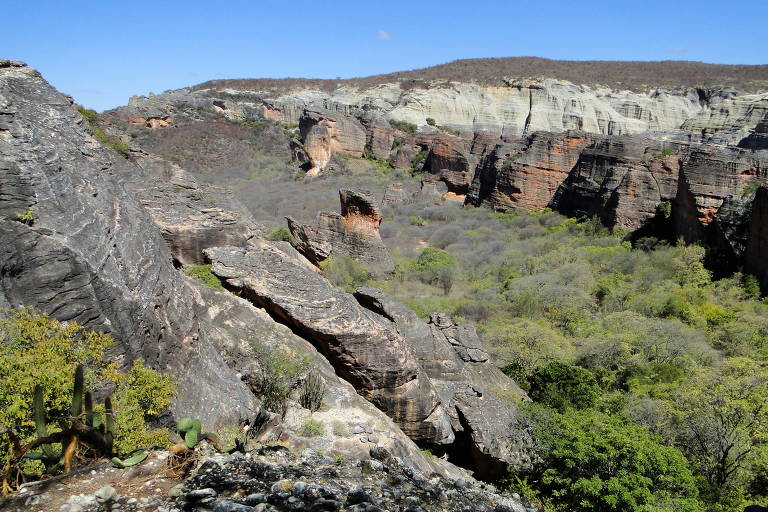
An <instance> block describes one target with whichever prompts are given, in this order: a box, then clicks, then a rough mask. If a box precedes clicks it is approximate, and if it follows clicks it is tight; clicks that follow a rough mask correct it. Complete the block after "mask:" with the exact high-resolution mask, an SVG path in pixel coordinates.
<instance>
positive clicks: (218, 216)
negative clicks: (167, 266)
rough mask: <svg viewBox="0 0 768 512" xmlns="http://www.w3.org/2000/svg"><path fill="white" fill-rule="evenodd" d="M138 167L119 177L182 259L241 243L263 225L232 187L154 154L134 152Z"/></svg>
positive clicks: (197, 260)
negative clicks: (195, 174)
mask: <svg viewBox="0 0 768 512" xmlns="http://www.w3.org/2000/svg"><path fill="white" fill-rule="evenodd" d="M136 166H137V167H138V169H137V172H135V173H133V174H127V175H122V174H121V175H120V179H121V181H122V182H123V183H124V184H125V185H126V186H127V187H128V188H129V189H130V191H131V192H133V193H134V195H135V197H136V199H137V200H138V201H139V202H140V203H141V204H142V205H143V206H144V208H145V209H146V210H147V211H148V212H149V214H150V215H151V217H152V220H153V222H154V223H155V225H156V226H157V227H159V228H160V231H161V233H162V235H163V239H165V241H166V244H167V245H168V247H169V249H170V250H171V254H172V255H173V258H174V260H175V261H176V262H177V263H179V264H182V265H199V264H202V263H205V258H204V256H203V249H207V248H208V247H218V246H222V245H240V246H242V245H246V244H247V243H248V240H250V239H251V238H253V237H254V236H258V235H261V234H263V232H264V229H263V228H262V227H261V226H259V225H258V224H256V223H255V222H254V221H253V220H252V219H251V216H250V213H249V212H248V211H247V210H246V208H245V207H244V206H243V205H242V204H240V203H239V202H238V201H237V200H236V199H234V197H233V196H232V193H231V192H229V191H227V190H225V189H222V188H219V187H215V186H213V185H208V184H201V183H199V182H198V181H197V180H196V179H195V178H194V177H193V176H192V175H191V174H190V173H188V172H186V171H184V170H183V169H182V168H181V167H179V166H177V165H175V164H173V163H171V162H168V161H167V160H163V159H161V158H157V157H154V156H144V157H140V158H137V160H136Z"/></svg>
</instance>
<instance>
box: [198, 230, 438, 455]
mask: <svg viewBox="0 0 768 512" xmlns="http://www.w3.org/2000/svg"><path fill="white" fill-rule="evenodd" d="M205 254H206V255H207V256H208V258H209V259H210V260H211V262H212V263H213V267H212V271H213V273H214V274H216V275H217V276H219V277H221V278H222V279H225V280H226V283H227V286H229V287H230V288H231V289H233V290H236V291H237V292H238V293H240V294H241V295H242V296H243V297H245V298H247V299H249V300H250V301H252V302H253V303H254V304H256V305H257V306H260V307H263V308H265V309H266V310H267V311H269V312H270V314H271V315H272V316H273V317H275V318H277V319H279V320H280V321H281V322H283V323H285V324H286V325H288V326H290V327H291V328H292V329H293V330H294V331H295V332H297V333H298V334H299V335H301V336H302V337H304V338H306V339H308V340H310V341H311V342H312V343H313V344H314V345H315V346H316V347H317V349H318V350H319V351H320V352H321V353H322V354H323V355H324V356H325V357H326V358H328V360H329V361H331V364H333V366H334V368H335V369H336V372H337V373H338V374H339V375H340V376H341V377H343V378H344V379H346V380H347V381H349V382H350V383H351V384H352V385H353V386H354V387H355V389H357V391H358V393H360V394H361V395H363V396H364V397H365V398H367V399H368V400H370V401H371V402H372V403H373V404H374V405H376V406H377V407H378V408H379V409H381V410H382V411H384V412H385V413H387V415H389V416H390V417H391V418H392V419H393V420H394V421H395V422H396V423H397V424H398V425H400V427H401V428H402V429H403V431H404V432H405V433H406V434H407V435H408V436H409V437H411V438H412V439H414V440H416V441H420V442H422V443H427V444H436V445H439V444H449V443H451V442H452V441H453V432H452V431H451V428H450V425H449V423H448V419H447V417H446V415H445V412H444V410H443V406H442V404H441V403H440V400H439V398H438V396H437V394H436V393H435V392H434V390H433V389H432V386H431V383H430V381H429V377H428V376H427V374H426V373H425V372H424V371H423V370H422V369H421V367H420V366H419V364H418V362H417V360H416V359H415V357H414V356H413V355H412V354H411V352H410V351H409V350H408V348H407V345H406V341H405V340H404V339H403V337H402V336H401V335H400V334H399V333H398V332H397V331H396V330H395V329H394V328H392V326H390V325H388V324H387V323H386V322H384V321H383V320H382V319H381V318H380V317H379V316H378V315H376V314H374V313H372V312H370V311H369V310H367V309H365V308H363V307H361V306H360V305H359V304H357V302H356V301H355V300H354V298H353V297H352V296H351V295H349V294H347V293H345V292H343V291H340V290H338V289H335V288H334V287H333V286H332V285H331V284H330V283H329V282H328V281H327V280H326V279H325V278H323V277H322V276H320V275H319V274H317V273H316V272H314V271H312V270H311V269H310V268H309V266H308V263H306V261H305V260H303V259H302V258H301V256H300V255H299V254H297V253H296V252H294V251H293V248H292V247H290V246H289V245H288V244H273V243H268V242H264V241H257V242H255V245H253V246H251V247H249V248H247V249H242V248H237V247H219V248H212V249H207V250H206V251H205Z"/></svg>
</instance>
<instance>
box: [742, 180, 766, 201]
mask: <svg viewBox="0 0 768 512" xmlns="http://www.w3.org/2000/svg"><path fill="white" fill-rule="evenodd" d="M765 184H766V182H765V181H763V180H757V181H753V182H752V183H750V184H748V185H747V186H746V187H744V189H743V190H742V191H741V198H742V199H743V200H745V201H752V200H753V199H754V198H755V195H757V190H758V189H759V188H760V187H764V186H765Z"/></svg>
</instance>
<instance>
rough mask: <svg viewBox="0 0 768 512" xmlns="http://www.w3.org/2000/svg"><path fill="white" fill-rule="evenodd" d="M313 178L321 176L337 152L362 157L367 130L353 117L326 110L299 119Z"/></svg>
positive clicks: (307, 114)
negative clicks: (317, 175)
mask: <svg viewBox="0 0 768 512" xmlns="http://www.w3.org/2000/svg"><path fill="white" fill-rule="evenodd" d="M299 131H300V133H301V139H302V140H303V142H304V151H305V153H306V155H307V156H308V158H309V162H310V169H309V170H308V171H307V172H308V174H310V175H315V174H318V173H319V172H320V171H321V170H322V169H324V168H325V166H326V165H327V164H328V162H329V161H330V159H331V155H333V154H334V153H343V154H346V155H352V156H358V157H359V156H362V155H363V151H364V150H365V145H366V142H367V139H368V137H367V135H366V130H365V127H363V125H362V124H361V123H360V121H358V120H357V119H355V118H354V117H350V116H345V115H339V114H337V113H334V112H331V111H327V110H321V109H317V110H307V111H305V112H304V113H303V115H302V116H301V118H300V119H299Z"/></svg>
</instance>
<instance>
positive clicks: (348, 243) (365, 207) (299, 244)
mask: <svg viewBox="0 0 768 512" xmlns="http://www.w3.org/2000/svg"><path fill="white" fill-rule="evenodd" d="M339 199H340V201H341V214H338V213H327V212H320V213H319V214H318V216H317V222H316V226H315V227H312V226H306V225H302V224H299V223H298V222H296V221H294V220H293V219H291V218H288V219H287V220H288V228H289V229H290V230H291V233H292V234H293V236H294V238H295V239H296V249H297V250H298V251H299V252H300V253H302V254H303V255H304V256H306V257H307V259H309V260H310V261H311V262H312V263H314V264H319V263H320V262H321V261H323V260H325V259H327V258H329V257H331V256H333V255H334V254H339V255H343V256H346V257H349V258H352V259H353V260H356V261H359V262H361V263H363V264H365V265H366V266H367V267H368V268H369V269H370V270H371V271H372V272H374V273H377V274H385V273H388V272H392V271H393V270H394V268H395V264H394V262H393V261H392V258H391V257H390V255H389V251H388V250H387V247H386V246H385V245H384V242H382V240H381V235H380V234H379V226H380V225H381V219H382V216H381V211H380V209H379V205H378V202H377V201H376V200H375V199H374V198H373V196H371V194H370V193H369V192H367V191H360V190H349V189H344V190H340V191H339Z"/></svg>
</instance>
